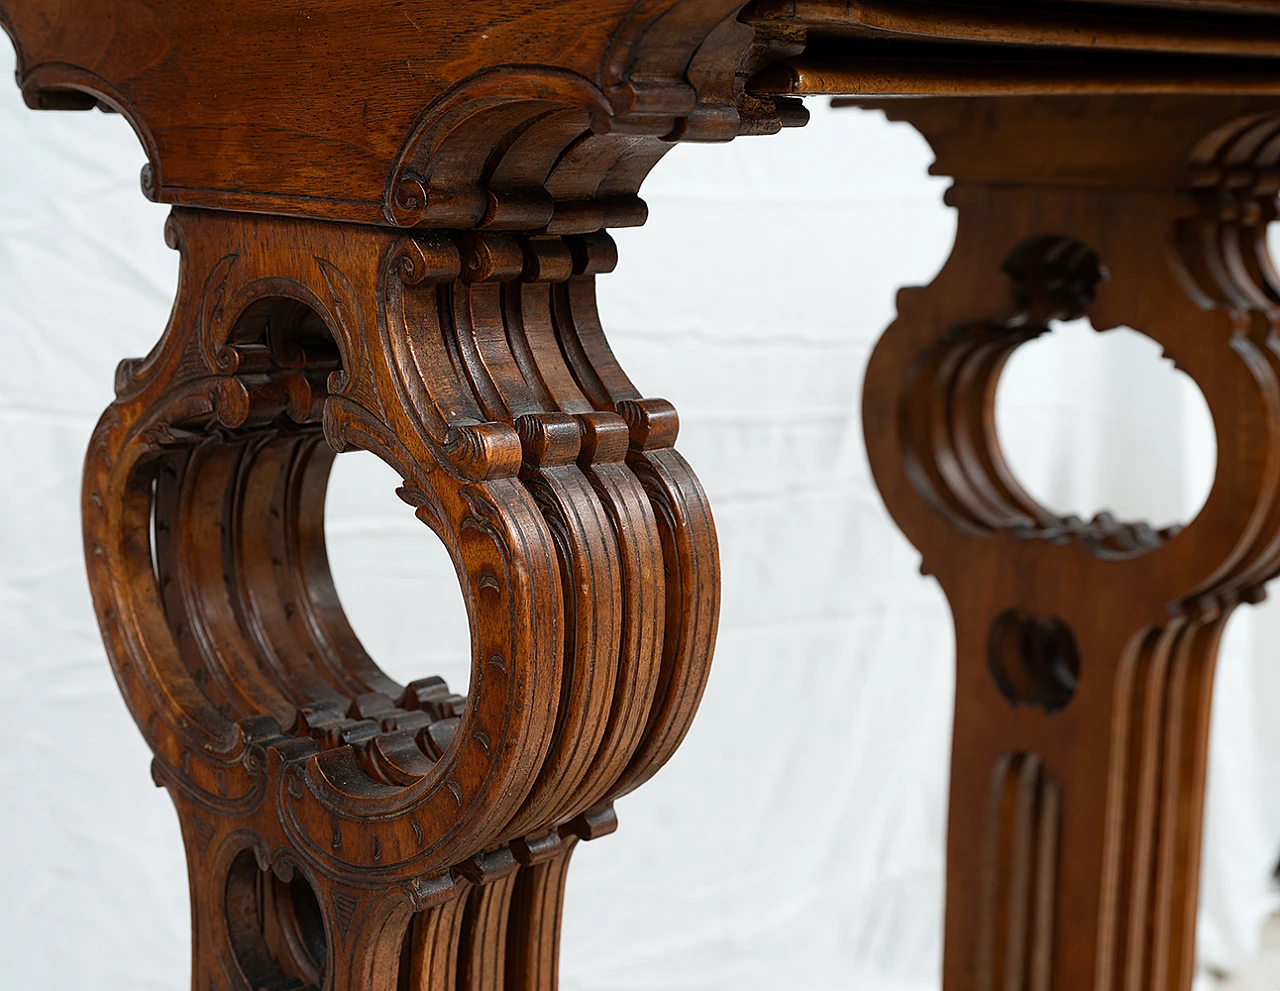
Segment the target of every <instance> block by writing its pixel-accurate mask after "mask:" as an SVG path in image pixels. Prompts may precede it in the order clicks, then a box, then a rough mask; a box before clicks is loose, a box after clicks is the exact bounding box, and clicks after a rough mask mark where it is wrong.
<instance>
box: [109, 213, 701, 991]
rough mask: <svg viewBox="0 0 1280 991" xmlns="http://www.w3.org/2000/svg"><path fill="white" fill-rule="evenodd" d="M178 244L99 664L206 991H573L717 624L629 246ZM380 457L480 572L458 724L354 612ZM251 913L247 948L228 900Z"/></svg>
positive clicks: (474, 572)
mask: <svg viewBox="0 0 1280 991" xmlns="http://www.w3.org/2000/svg"><path fill="white" fill-rule="evenodd" d="M168 235H169V239H170V243H171V244H172V245H174V246H175V247H177V248H179V249H180V250H181V251H182V274H181V285H180V290H179V298H178V302H177V304H176V306H175V310H174V314H173V318H172V320H171V323H170V325H169V327H168V329H167V330H166V333H165V335H164V337H163V339H162V340H161V342H160V343H159V344H158V345H157V347H156V349H155V351H154V352H153V353H152V354H151V355H149V356H148V357H146V358H145V359H141V360H139V361H130V362H125V363H123V364H122V365H121V368H120V370H119V372H118V374H117V392H118V399H117V401H116V403H114V404H113V405H112V406H111V407H110V408H109V409H108V411H107V412H106V414H104V416H103V419H102V421H101V423H100V424H99V427H98V430H97V432H96V433H95V435H94V439H93V443H92V445H91V448H90V452H89V456H88V461H87V467H86V475H85V483H84V507H85V510H84V512H85V533H86V555H87V560H88V562H89V569H90V576H91V582H92V586H93V591H94V599H95V604H96V607H97V610H98V614H99V619H100V623H101V626H102V630H103V634H104V638H105V640H106V643H107V646H108V651H109V653H110V655H111V659H112V663H113V666H114V667H115V670H116V674H117V678H118V680H119V683H120V685H121V688H122V690H123V691H124V694H125V697H126V699H127V701H128V702H129V705H130V708H131V710H132V711H133V713H134V716H135V719H136V720H137V722H138V725H139V727H140V728H141V729H142V731H143V733H144V735H145V736H146V738H147V741H148V743H149V744H150V745H151V747H152V749H153V750H154V752H155V754H156V759H155V764H154V773H155V777H156V780H157V781H158V782H160V783H162V784H164V785H165V786H166V787H168V788H169V790H170V791H171V793H172V794H173V796H174V799H175V801H176V803H177V805H178V808H179V811H180V814H181V817H182V819H183V824H184V835H185V836H186V839H187V846H188V855H189V859H190V863H191V875H192V885H193V889H194V890H193V895H194V897H195V905H196V910H195V919H196V954H197V968H198V971H199V972H201V973H207V972H210V968H213V969H214V970H216V972H217V973H220V974H223V975H225V977H226V981H225V983H226V986H228V987H251V988H254V989H256V988H259V987H277V986H278V987H281V988H283V987H285V986H288V985H287V982H288V980H298V981H302V982H304V983H316V984H319V983H321V982H322V981H323V982H324V983H325V986H326V987H335V988H337V987H360V988H380V987H388V988H391V987H395V986H396V983H395V982H396V981H397V980H399V979H400V977H399V975H400V974H402V973H408V972H409V971H410V970H412V971H413V972H414V973H416V974H417V975H418V977H417V978H415V980H416V981H417V982H418V983H417V984H415V985H413V986H414V987H432V988H434V987H442V988H444V987H453V986H454V984H453V983H450V982H461V986H466V987H502V986H510V987H528V988H544V987H549V986H552V985H553V983H554V971H555V967H556V952H555V950H556V941H557V935H558V924H559V922H558V920H559V906H560V900H561V898H562V896H563V884H564V877H565V869H566V867H567V863H568V857H569V855H570V853H571V851H572V848H573V845H574V844H575V843H576V842H577V841H578V839H580V838H592V837H594V836H597V835H600V834H601V833H603V832H608V831H610V830H611V829H612V828H613V817H612V811H611V806H610V803H611V801H612V799H613V798H615V797H617V796H618V795H621V794H623V793H625V792H626V791H628V790H630V789H632V788H634V787H636V786H637V785H639V784H640V783H642V782H643V781H645V780H646V779H647V778H648V777H649V776H650V775H652V774H653V773H654V771H656V770H657V769H658V768H659V767H660V766H661V765H662V764H663V763H664V762H665V761H666V760H667V758H669V757H670V755H671V754H672V753H673V752H674V750H675V748H676V747H677V746H678V744H679V742H680V740H681V739H682V738H683V736H684V734H685V732H686V731H687V729H688V726H689V723H690V721H691V719H692V717H693V714H694V711H695V709H696V707H697V703H698V700H699V698H700V696H701V693H702V689H703V686H704V685H705V680H706V675H707V670H708V665H709V661H710V656H711V651H712V646H713V643H714V638H715V626H716V616H717V609H718V562H717V551H716V542H715V531H714V527H713V525H712V521H711V516H710V512H709V510H708V507H707V503H706V498H705V496H704V494H703V492H702V490H701V488H700V487H699V485H698V483H697V481H696V479H695V478H694V476H693V474H692V472H691V471H690V470H689V469H688V466H687V465H686V464H685V463H684V461H683V460H682V459H681V458H680V456H679V455H678V454H677V453H676V452H675V450H674V449H673V444H674V442H675V438H676V432H677V426H678V424H677V420H676V416H675V412H674V410H673V409H672V408H671V407H670V405H669V404H667V403H665V402H663V401H661V400H651V399H644V398H643V397H642V396H641V395H640V393H639V392H638V391H637V390H636V389H635V388H634V387H633V386H632V385H631V383H630V382H629V381H628V380H627V378H626V376H625V374H624V373H623V372H622V370H621V369H620V368H619V367H618V365H617V364H616V362H615V361H614V359H613V357H612V354H611V352H610V351H609V348H608V345H607V343H606V342H605V340H604V337H603V334H602V332H601V330H600V326H599V320H598V318H597V316H596V314H595V307H594V291H593V279H594V276H595V275H596V274H598V273H601V272H607V271H609V270H611V269H612V268H613V266H614V264H615V263H616V252H615V250H614V247H613V244H612V241H611V239H610V238H609V237H608V236H607V235H605V234H603V233H595V234H587V235H580V236H570V237H556V236H538V237H529V236H521V237H516V236H510V235H494V234H474V233H473V234H446V233H441V232H428V233H424V234H421V235H412V236H404V235H402V234H397V233H395V232H394V231H387V230H379V229H376V228H359V227H333V226H328V225H323V224H318V223H317V224H312V223H299V222H296V221H285V220H275V219H270V218H266V217H247V216H241V217H237V216H233V215H227V214H213V213H196V212H184V211H178V212H176V213H175V214H174V216H173V217H172V218H171V221H170V225H169V228H168ZM353 448H360V449H364V450H368V451H372V452H373V453H374V454H376V455H378V456H379V457H380V458H382V459H383V460H385V461H386V462H387V463H388V464H390V465H391V466H392V467H393V468H395V469H396V471H398V472H399V473H400V475H401V477H402V478H403V480H404V481H403V485H402V487H401V488H400V489H399V490H398V491H399V494H400V496H401V498H402V499H404V501H406V502H407V503H409V504H410V505H411V506H412V507H413V509H414V511H415V512H416V514H417V516H418V518H419V519H420V520H422V522H424V523H425V524H426V525H428V526H429V527H430V528H431V529H432V530H433V531H434V532H435V533H436V534H437V536H438V537H439V538H440V540H441V541H442V543H443V544H444V546H445V548H446V549H447V550H448V552H449V554H450V557H451V558H452V560H453V562H454V565H455V568H456V571H457V574H458V579H459V582H460V583H461V585H462V589H463V597H464V600H465V602H466V604H467V610H468V618H469V622H470V626H471V632H472V664H471V682H470V690H469V692H468V695H467V697H465V698H463V697H461V696H458V695H456V694H453V693H451V692H450V691H449V689H448V687H447V686H446V685H445V684H444V683H443V682H442V681H440V679H438V678H430V677H426V678H423V679H421V680H418V681H415V682H413V683H411V684H409V685H407V686H401V685H398V684H396V683H394V682H393V681H392V680H391V679H389V678H388V677H387V676H386V675H385V674H383V672H382V671H381V670H380V669H379V668H378V667H377V664H376V663H375V661H374V660H373V659H372V658H370V657H369V656H368V655H367V653H366V652H365V651H364V649H363V647H362V646H361V645H360V643H359V640H358V639H357V638H356V636H355V635H354V633H353V632H352V630H351V628H350V626H349V624H348V623H347V621H346V619H345V617H344V615H343V613H342V609H341V606H340V604H339V603H338V601H337V596H336V593H335V591H334V588H333V583H332V578H331V576H330V574H329V570H328V564H327V560H326V556H325V550H324V533H323V500H324V491H325V486H326V483H327V477H328V472H329V466H330V464H331V462H332V458H333V456H334V452H335V451H341V450H347V449H353ZM246 851H248V853H246ZM249 856H252V864H250V862H249V861H248V860H246V859H245V858H246V857H249ZM255 870H257V871H261V872H263V873H262V875H261V879H260V880H258V879H256V875H254V873H253V871H255ZM255 886H256V887H255ZM250 890H254V891H258V890H260V891H263V892H266V894H263V895H262V896H261V897H262V898H263V899H265V900H264V901H262V904H261V906H260V907H259V908H258V909H257V910H256V911H258V912H259V913H260V915H261V916H262V922H261V925H260V926H257V927H256V928H255V926H252V925H250V926H248V929H247V930H246V929H245V927H244V926H243V925H241V924H240V923H239V922H236V921H235V920H236V919H237V918H238V917H237V916H236V914H235V912H231V913H230V915H229V914H228V913H229V909H228V905H229V904H230V903H229V902H228V899H232V900H233V901H234V899H236V898H245V897H248V896H247V895H245V894H244V892H246V891H250ZM307 891H310V892H313V893H314V900H315V901H316V908H315V910H314V911H312V909H311V908H310V904H311V902H310V901H309V900H308V896H307ZM237 892H238V893H237ZM263 906H266V907H263ZM228 919H231V920H232V921H231V922H230V923H229V922H228ZM229 926H230V928H229ZM317 926H318V927H320V928H319V931H318V934H317V930H316V927H317ZM291 934H292V935H291ZM321 951H323V952H321ZM317 954H320V956H322V957H323V959H316V955H317ZM508 961H510V963H508ZM504 981H506V985H504V984H503V982H504ZM273 982H274V983H273ZM282 982H283V983H282ZM438 982H444V983H438Z"/></svg>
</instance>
